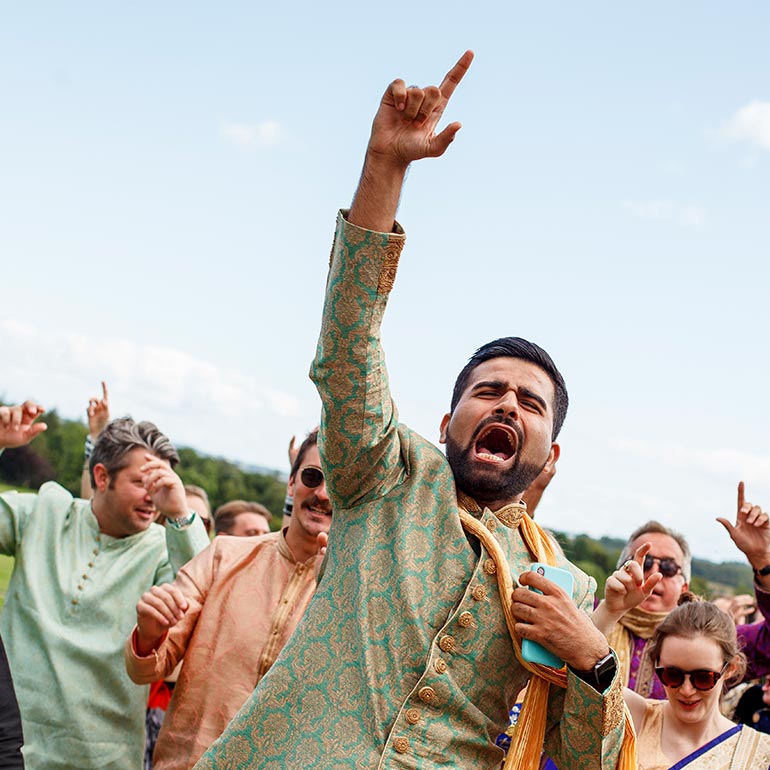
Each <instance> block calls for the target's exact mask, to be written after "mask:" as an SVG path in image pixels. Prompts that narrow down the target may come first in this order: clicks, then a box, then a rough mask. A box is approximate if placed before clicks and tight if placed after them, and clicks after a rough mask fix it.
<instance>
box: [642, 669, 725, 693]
mask: <svg viewBox="0 0 770 770" xmlns="http://www.w3.org/2000/svg"><path fill="white" fill-rule="evenodd" d="M726 668H727V663H725V664H724V666H722V670H721V671H709V670H708V669H706V668H699V669H696V670H695V671H682V669H681V668H677V667H676V666H660V667H658V668H656V669H655V673H656V674H657V676H658V679H660V681H661V682H662V683H663V684H664V685H665V686H666V687H673V688H674V689H676V688H677V687H681V686H682V685H683V684H684V680H685V677H689V678H690V683H691V684H692V686H693V687H694V688H695V689H696V690H701V691H705V690H711V689H713V687H714V685H715V684H716V683H717V682H718V681H719V680H720V678H721V677H722V674H724V673H725V669H726Z"/></svg>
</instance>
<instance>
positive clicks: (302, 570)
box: [297, 564, 305, 575]
mask: <svg viewBox="0 0 770 770" xmlns="http://www.w3.org/2000/svg"><path fill="white" fill-rule="evenodd" d="M304 571H305V565H304V564H300V565H299V566H298V567H297V574H298V575H301V574H302V573H303V572H304Z"/></svg>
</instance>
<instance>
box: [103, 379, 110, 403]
mask: <svg viewBox="0 0 770 770" xmlns="http://www.w3.org/2000/svg"><path fill="white" fill-rule="evenodd" d="M102 393H103V394H104V400H105V401H108V400H109V396H108V395H107V383H106V382H105V381H104V380H102Z"/></svg>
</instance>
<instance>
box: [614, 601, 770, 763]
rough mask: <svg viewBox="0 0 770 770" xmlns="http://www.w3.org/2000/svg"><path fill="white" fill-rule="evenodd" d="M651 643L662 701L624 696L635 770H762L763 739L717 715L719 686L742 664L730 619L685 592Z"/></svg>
mask: <svg viewBox="0 0 770 770" xmlns="http://www.w3.org/2000/svg"><path fill="white" fill-rule="evenodd" d="M650 644H651V648H650V654H651V656H652V660H653V661H654V663H655V674H656V676H657V677H658V679H659V680H660V682H661V684H662V685H663V687H664V689H665V691H666V700H663V701H660V700H652V699H647V698H643V697H642V696H640V695H639V694H638V693H635V692H633V691H632V690H629V689H626V690H625V691H624V697H625V700H626V703H627V704H628V707H629V709H630V711H631V715H632V717H633V720H634V726H635V727H636V732H637V756H638V767H639V770H685V768H686V770H767V768H768V767H770V736H768V735H764V734H762V733H759V732H757V731H756V730H752V729H751V728H750V727H748V726H746V725H736V724H733V723H732V722H731V721H730V720H729V719H727V718H726V717H724V716H722V714H721V713H720V711H719V698H720V695H721V693H722V690H723V688H724V686H725V684H726V683H727V682H730V681H736V680H739V679H740V678H741V676H742V675H743V672H744V669H745V666H746V663H745V658H744V657H743V655H742V654H741V652H740V650H739V648H738V641H737V637H736V633H735V624H734V623H733V621H732V619H731V618H730V617H729V616H728V615H727V614H726V613H724V612H722V610H720V609H719V608H718V607H716V606H715V605H714V604H711V603H710V602H704V601H700V600H698V599H697V597H695V596H694V595H693V594H691V593H689V592H687V593H685V594H683V595H682V598H681V599H680V604H679V606H678V607H677V608H676V609H674V610H673V611H672V612H670V613H669V614H668V616H667V617H666V618H665V620H663V622H662V623H660V625H659V626H658V628H657V630H656V631H655V635H654V636H653V638H652V639H651V642H650Z"/></svg>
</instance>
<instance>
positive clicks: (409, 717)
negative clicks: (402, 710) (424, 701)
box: [406, 709, 420, 725]
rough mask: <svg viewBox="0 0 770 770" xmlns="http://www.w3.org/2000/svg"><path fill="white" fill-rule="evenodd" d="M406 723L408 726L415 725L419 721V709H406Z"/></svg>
mask: <svg viewBox="0 0 770 770" xmlns="http://www.w3.org/2000/svg"><path fill="white" fill-rule="evenodd" d="M406 721H407V722H409V724H410V725H416V724H417V723H418V722H419V721H420V711H419V709H407V710H406Z"/></svg>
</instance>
